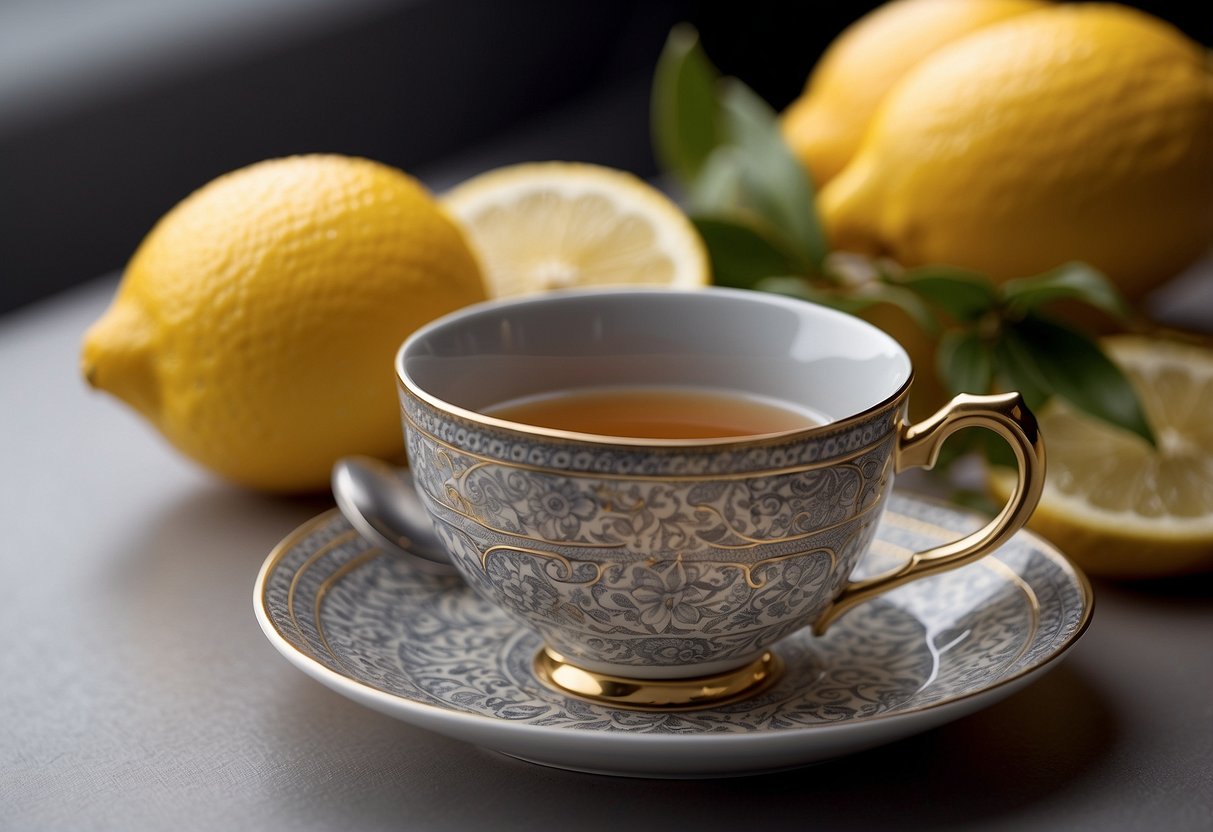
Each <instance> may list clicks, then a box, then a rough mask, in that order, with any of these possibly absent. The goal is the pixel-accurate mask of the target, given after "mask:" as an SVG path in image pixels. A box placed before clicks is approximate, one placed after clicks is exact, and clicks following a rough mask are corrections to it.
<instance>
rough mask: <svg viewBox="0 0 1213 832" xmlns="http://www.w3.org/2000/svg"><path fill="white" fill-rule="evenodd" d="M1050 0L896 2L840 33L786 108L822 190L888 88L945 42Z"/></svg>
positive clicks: (796, 148)
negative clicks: (801, 91)
mask: <svg viewBox="0 0 1213 832" xmlns="http://www.w3.org/2000/svg"><path fill="white" fill-rule="evenodd" d="M1044 5H1045V4H1044V2H1043V0H893V2H891V3H886V4H884V5H883V6H879V7H877V8H876V9H875V10H873V11H872V12H870V13H868V14H867V15H864V16H863V17H862V18H860V19H859V20H858V21H856V22H855V23H853V24H852V25H851V26H849V27H847V29H846V30H845V31H844V32H843V33H842V34H841V35H839V36H838V38H837V39H835V40H834V42H833V43H831V44H830V46H829V48H828V49H826V51H825V52H824V53H823V54H822V56H821V59H820V60H819V61H818V62H817V64H816V65H815V66H814V67H813V72H812V73H811V74H810V75H809V80H808V82H807V83H806V84H805V89H804V92H803V93H802V94H801V96H800V97H799V98H797V99H796V100H795V101H794V102H792V104H791V106H789V107H788V109H787V110H786V111H785V112H784V114H783V117H782V120H781V127H782V130H783V135H784V139H785V140H786V141H787V143H788V146H789V147H790V148H791V149H792V152H793V153H794V154H796V157H797V158H798V159H800V162H801V164H803V165H804V166H805V167H806V168H807V169H808V170H809V172H810V174H811V175H812V177H813V182H814V183H815V184H816V185H817V186H818V187H821V186H822V185H824V184H825V183H826V182H828V181H829V180H830V179H832V178H833V177H834V175H835V174H837V173H838V171H840V170H842V168H843V167H844V166H845V165H846V163H847V162H849V161H850V159H851V157H852V156H853V155H854V154H855V151H856V149H857V148H858V147H859V143H860V141H861V140H862V138H863V135H864V132H865V131H866V130H867V127H868V122H869V121H870V120H871V118H872V114H873V113H874V112H875V111H876V108H877V105H879V104H880V102H881V100H882V99H883V98H884V96H885V94H886V93H887V92H888V91H889V89H890V88H891V87H892V86H893V85H894V84H895V83H896V82H897V81H899V80H900V79H901V78H902V76H904V75H905V74H906V73H907V72H908V71H909V70H910V68H911V67H913V66H915V65H916V64H917V63H918V62H919V61H921V60H922V59H923V58H925V57H926V56H928V55H930V54H931V53H932V52H934V51H935V50H937V49H938V48H939V47H941V46H943V45H944V44H946V43H951V42H952V41H954V40H956V39H957V38H960V37H963V36H964V35H967V34H969V33H970V32H973V31H976V30H977V29H980V28H982V27H984V26H988V25H989V24H991V23H994V22H996V21H999V20H1004V19H1006V18H1008V17H1011V16H1012V15H1017V14H1023V13H1024V12H1027V11H1032V10H1034V9H1039V8H1042V7H1043V6H1044Z"/></svg>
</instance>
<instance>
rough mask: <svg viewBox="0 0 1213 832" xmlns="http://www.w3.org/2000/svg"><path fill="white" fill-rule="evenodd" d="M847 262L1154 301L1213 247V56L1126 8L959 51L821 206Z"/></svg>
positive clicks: (885, 124)
mask: <svg viewBox="0 0 1213 832" xmlns="http://www.w3.org/2000/svg"><path fill="white" fill-rule="evenodd" d="M819 207H820V210H821V213H822V217H823V220H824V223H825V226H826V229H827V233H828V235H829V236H830V238H831V241H832V243H833V245H834V246H835V247H837V248H840V249H844V250H850V251H859V252H869V253H880V254H884V255H888V256H891V257H893V258H894V259H896V260H898V261H900V262H901V263H903V264H905V265H907V266H913V265H918V264H923V263H949V264H952V265H955V266H963V267H968V268H972V269H977V270H980V271H983V272H986V273H987V274H989V275H990V276H991V277H994V278H995V279H1007V278H1012V277H1021V276H1024V275H1030V274H1034V273H1037V272H1041V271H1044V270H1046V269H1049V268H1052V267H1054V266H1057V265H1059V264H1061V263H1063V262H1066V261H1070V260H1083V261H1086V262H1088V263H1090V264H1092V265H1093V266H1095V267H1097V268H1099V269H1101V270H1102V271H1103V272H1104V273H1106V274H1107V275H1108V276H1109V277H1110V278H1112V279H1113V281H1114V282H1116V283H1117V284H1118V285H1119V286H1120V288H1121V289H1122V291H1123V292H1124V293H1125V294H1126V295H1127V296H1129V297H1131V298H1132V297H1139V296H1141V295H1142V294H1144V293H1145V292H1146V291H1148V290H1149V289H1151V288H1153V287H1154V286H1156V285H1158V284H1159V283H1160V282H1162V281H1164V280H1165V279H1167V278H1169V277H1171V276H1173V275H1174V274H1175V273H1176V272H1177V271H1179V270H1180V269H1182V268H1183V267H1184V266H1186V265H1188V264H1189V263H1191V262H1192V261H1193V260H1195V259H1197V258H1198V257H1200V256H1201V255H1202V254H1203V253H1204V252H1205V251H1207V249H1208V247H1209V245H1210V243H1211V242H1213V72H1211V71H1210V63H1209V56H1208V53H1207V51H1206V50H1205V49H1204V48H1203V47H1201V46H1200V45H1199V44H1197V43H1195V42H1193V41H1191V40H1189V39H1188V38H1186V37H1185V36H1183V35H1182V34H1181V33H1180V32H1179V31H1177V30H1176V29H1174V28H1173V27H1171V26H1170V25H1169V24H1166V23H1164V22H1163V21H1160V20H1158V19H1156V18H1154V17H1151V16H1149V15H1146V14H1144V13H1142V12H1138V11H1135V10H1132V9H1129V8H1126V7H1123V6H1117V5H1108V4H1078V5H1063V6H1054V7H1048V8H1045V9H1042V10H1040V11H1036V12H1029V13H1027V14H1024V15H1019V16H1016V17H1013V18H1011V19H1009V20H1006V21H1003V22H1001V23H997V24H994V25H991V26H989V27H987V28H984V29H981V30H979V31H977V32H974V33H972V34H970V35H968V36H966V37H964V38H962V39H960V40H958V41H955V42H954V43H952V44H950V45H948V46H945V47H943V48H941V49H940V50H939V51H937V52H935V53H934V54H932V55H931V56H929V57H928V58H926V59H924V60H923V61H922V62H921V63H919V64H918V65H917V66H916V67H915V68H914V69H913V70H912V71H911V72H910V73H909V74H908V75H907V76H906V77H905V78H904V79H903V80H902V81H901V82H900V83H899V84H897V85H896V86H894V88H893V89H892V90H891V91H890V92H889V94H888V95H887V96H886V97H885V100H884V101H883V103H882V104H881V106H880V108H879V109H878V111H877V113H876V115H875V116H874V118H873V121H872V124H871V126H870V127H869V129H868V132H867V134H866V136H865V138H864V141H863V143H862V145H861V146H860V149H859V151H858V153H857V154H856V156H855V157H854V158H853V159H852V160H851V162H850V163H849V164H848V165H847V167H846V168H845V169H844V170H843V171H842V172H841V173H840V174H839V175H838V176H837V177H836V178H835V179H833V180H832V181H831V182H830V183H829V184H828V185H827V186H826V187H825V188H824V189H823V190H822V192H821V195H820V206H819Z"/></svg>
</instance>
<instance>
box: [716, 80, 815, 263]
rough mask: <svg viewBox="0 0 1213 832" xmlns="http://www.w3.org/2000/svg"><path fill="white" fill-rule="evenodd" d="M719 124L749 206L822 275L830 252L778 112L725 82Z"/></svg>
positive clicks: (742, 88)
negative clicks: (732, 148) (733, 148)
mask: <svg viewBox="0 0 1213 832" xmlns="http://www.w3.org/2000/svg"><path fill="white" fill-rule="evenodd" d="M719 104H720V115H721V124H722V127H723V133H724V136H725V138H726V139H727V141H728V142H729V143H730V144H732V145H735V146H736V147H737V149H738V151H739V154H738V155H737V157H736V159H737V161H738V167H739V169H740V180H741V183H742V186H743V189H744V192H745V202H746V203H747V204H748V206H750V207H751V208H753V210H755V211H756V212H757V213H759V214H760V215H761V216H762V217H763V218H764V219H766V220H767V221H768V222H770V223H771V225H773V226H775V227H776V228H778V229H779V230H780V231H781V232H782V233H783V235H784V236H785V237H786V238H787V239H788V241H789V243H790V244H791V245H792V246H793V247H794V249H795V251H796V254H797V255H798V256H799V257H800V258H801V259H803V260H804V261H805V262H807V263H809V264H811V266H812V267H813V269H814V270H815V271H819V270H820V268H821V263H822V261H823V260H824V259H825V256H826V254H827V253H828V246H827V244H826V239H825V232H824V231H823V230H822V228H821V221H820V219H819V218H818V216H817V212H816V209H815V207H814V196H813V187H812V185H811V184H810V183H809V178H808V175H807V174H806V173H805V170H804V168H803V167H801V165H800V162H798V161H797V160H796V157H794V156H793V155H792V152H791V151H790V150H788V147H787V145H786V144H785V143H784V141H783V136H782V134H781V133H780V132H779V124H778V121H777V119H776V115H775V111H774V110H772V109H771V108H770V106H769V105H768V104H767V103H766V102H765V101H763V100H762V99H761V98H759V97H758V95H756V94H755V93H754V91H753V90H751V89H750V88H749V87H747V86H746V85H745V84H743V83H741V82H740V81H738V80H737V79H735V78H727V79H725V80H724V81H722V82H721V94H720V99H719Z"/></svg>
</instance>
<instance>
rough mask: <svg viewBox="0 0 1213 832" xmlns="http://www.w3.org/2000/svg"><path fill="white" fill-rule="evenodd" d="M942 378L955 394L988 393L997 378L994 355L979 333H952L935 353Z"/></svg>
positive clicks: (952, 331) (947, 335) (954, 331)
mask: <svg viewBox="0 0 1213 832" xmlns="http://www.w3.org/2000/svg"><path fill="white" fill-rule="evenodd" d="M935 360H936V366H937V368H938V370H939V376H940V378H942V379H943V381H944V383H945V384H946V385H947V386H948V390H949V391H950V392H951V393H953V394H956V393H988V392H989V391H990V385H991V383H992V382H993V379H994V356H993V354H992V352H991V350H990V347H989V345H988V344H986V343H985V342H984V341H983V340H982V339H981V337H980V336H978V334H977V333H975V332H965V331H960V330H950V331H948V332H945V333H944V334H943V336H942V337H941V338H940V339H939V346H938V347H937V348H936V352H935Z"/></svg>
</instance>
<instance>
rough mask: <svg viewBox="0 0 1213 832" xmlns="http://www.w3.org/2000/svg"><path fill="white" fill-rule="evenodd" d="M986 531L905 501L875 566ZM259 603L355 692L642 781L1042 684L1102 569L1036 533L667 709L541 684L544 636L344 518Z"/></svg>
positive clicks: (288, 637)
mask: <svg viewBox="0 0 1213 832" xmlns="http://www.w3.org/2000/svg"><path fill="white" fill-rule="evenodd" d="M979 524H980V519H979V518H975V517H973V516H972V515H969V514H967V513H964V512H961V511H958V510H955V509H952V508H950V507H947V506H944V505H941V504H937V503H933V502H927V501H924V500H921V499H918V498H914V497H909V496H905V495H895V496H894V498H893V500H892V502H891V504H890V507H889V510H888V512H887V516H886V519H885V521H884V522H883V523H882V526H881V529H880V533H879V535H878V541H877V544H876V545H875V546H874V547H873V550H872V552H871V553H870V554H869V556H868V557H867V559H866V560H865V562H864V564H863V565H862V567H861V569H862V570H864V571H867V572H869V573H870V572H877V571H881V570H883V569H887V568H888V567H889V566H891V565H894V564H895V563H896V562H897V561H898V560H900V559H903V558H904V557H906V556H907V555H908V553H910V552H913V551H916V550H920V549H923V548H926V547H928V546H930V545H932V544H934V543H937V542H939V541H940V540H946V539H951V538H954V537H955V536H956V532H957V531H968V530H970V529H973V528H976V527H977V526H978V525H979ZM256 600H257V612H258V617H259V619H260V621H261V623H262V627H263V629H264V630H265V631H266V634H267V635H268V636H269V638H270V640H271V642H272V643H274V645H275V646H276V647H277V648H278V649H279V650H280V651H281V652H282V653H283V654H284V655H285V656H286V657H287V658H288V659H290V660H291V661H292V662H294V663H295V664H296V665H298V666H299V667H301V668H302V669H303V670H305V671H306V672H308V673H309V674H310V675H312V676H314V677H315V678H317V679H319V680H320V681H322V682H324V683H325V684H327V685H328V686H330V687H332V688H334V689H335V690H337V691H338V692H341V693H343V694H345V695H347V696H350V697H351V698H353V699H355V700H357V701H361V702H363V703H364V704H368V705H371V706H372V707H375V708H377V709H379V710H381V711H384V712H386V713H389V714H391V715H393V716H396V717H398V718H400V719H403V720H406V721H408V722H412V723H414V724H416V725H420V726H422V727H425V728H429V729H431V730H435V731H439V732H442V733H447V734H450V735H452V736H456V737H459V738H461V739H466V740H469V741H472V742H475V743H478V744H481V745H484V746H486V747H489V748H494V749H496V750H499V751H503V752H505V753H507V754H513V755H515V756H519V757H522V758H524V759H530V760H534V761H536V762H541V763H546V764H549V765H557V766H562V767H566V768H575V769H581V770H589V771H599V772H606V773H620V774H633V775H642V776H714V775H715V776H719V775H727V774H740V773H748V772H753V771H760V770H766V769H775V768H786V767H788V766H793V765H801V764H805V763H809V762H814V761H816V760H820V759H825V758H827V757H831V756H836V755H838V754H843V753H848V752H850V751H855V750H859V749H861V748H866V747H871V746H873V745H876V744H879V743H882V742H888V741H891V740H893V739H897V738H900V737H903V736H907V735H909V734H911V733H915V732H917V731H921V730H925V729H927V728H930V727H933V726H934V725H938V724H941V723H943V722H946V721H949V720H951V719H954V718H957V717H959V716H962V715H963V714H965V713H969V712H971V711H973V710H976V709H977V708H978V707H984V706H986V705H988V704H991V703H993V702H994V701H996V700H997V699H999V698H1002V697H1003V696H1006V695H1009V694H1010V693H1011V692H1013V691H1014V690H1016V689H1018V688H1019V687H1020V686H1022V685H1023V684H1026V683H1027V682H1028V681H1029V680H1030V679H1031V678H1033V677H1034V676H1035V675H1037V674H1039V673H1040V672H1042V671H1043V670H1044V669H1046V667H1047V666H1048V665H1049V663H1050V661H1051V660H1052V659H1054V658H1056V657H1058V656H1060V655H1061V654H1062V652H1064V651H1065V650H1066V649H1067V648H1068V647H1069V646H1070V645H1071V644H1073V642H1074V640H1075V639H1077V637H1078V636H1079V635H1080V634H1081V632H1082V631H1083V629H1084V628H1085V626H1086V623H1087V621H1088V618H1089V615H1090V609H1091V596H1090V589H1089V587H1088V585H1087V583H1086V581H1085V579H1084V578H1082V576H1081V575H1080V574H1079V573H1078V572H1077V571H1076V570H1075V569H1074V568H1073V567H1072V566H1071V565H1070V564H1069V563H1068V562H1067V561H1066V560H1065V558H1064V557H1062V556H1061V555H1060V554H1058V553H1057V552H1056V551H1055V550H1053V549H1052V548H1050V547H1049V546H1048V545H1047V544H1045V543H1043V542H1042V541H1040V540H1039V539H1038V538H1035V537H1034V536H1032V535H1031V534H1030V533H1027V532H1021V533H1019V534H1017V535H1016V536H1015V537H1014V538H1013V539H1012V540H1011V542H1009V543H1008V544H1007V545H1006V546H1004V547H1003V549H1002V550H1000V551H999V552H998V553H997V554H996V555H995V556H992V557H988V558H986V559H985V560H983V561H981V562H979V563H976V564H973V565H971V566H968V567H965V568H962V569H960V570H956V571H953V572H948V573H945V574H943V575H939V576H936V577H933V578H930V579H926V580H922V581H918V582H915V583H911V584H908V585H906V586H904V587H901V588H899V589H897V590H895V591H893V592H891V593H889V594H888V595H887V596H884V597H882V598H879V599H876V600H874V601H871V602H869V603H867V604H864V605H862V606H860V607H857V608H856V609H855V610H853V611H851V612H850V613H848V614H847V615H846V616H844V617H843V618H842V619H840V620H839V621H838V623H837V624H836V625H835V626H834V627H833V628H831V629H830V631H829V632H828V633H827V634H826V635H825V636H824V637H820V638H814V637H813V636H811V634H810V633H809V632H808V630H807V629H806V630H803V631H801V632H800V633H797V634H795V635H793V636H791V637H789V638H787V639H785V640H783V641H782V642H780V643H779V644H777V645H776V646H775V648H774V650H775V652H776V653H777V654H778V655H779V658H780V659H781V660H782V661H783V663H784V665H785V667H786V671H785V673H784V675H783V677H782V678H781V679H779V681H778V682H777V683H776V684H775V685H773V686H772V687H770V688H769V689H767V690H766V691H764V692H763V693H760V694H758V695H756V696H753V697H751V698H749V699H746V700H743V701H740V702H735V703H733V704H729V705H723V706H720V707H716V708H710V709H705V710H698V711H684V712H678V713H663V714H657V713H645V712H639V711H634V710H617V709H612V708H610V707H607V706H603V705H595V704H591V703H588V702H583V701H580V700H578V699H575V698H571V697H566V696H562V695H561V694H559V693H557V692H554V691H552V690H550V689H549V688H547V687H545V686H544V685H542V684H540V683H539V682H538V681H536V679H535V677H534V675H533V672H532V662H533V659H534V657H535V654H536V651H537V650H538V649H539V647H540V644H539V640H538V637H537V636H535V635H533V634H531V633H529V632H527V631H523V630H520V629H519V627H518V625H516V624H515V623H514V622H513V621H511V620H510V619H509V618H508V617H507V616H506V615H505V614H504V613H503V612H501V611H500V610H499V609H498V608H497V607H495V606H494V605H492V604H491V603H489V602H488V601H485V600H483V599H481V598H480V597H479V596H477V595H476V594H475V593H474V592H473V590H471V589H470V588H468V587H467V586H466V585H465V584H463V583H462V582H460V581H459V579H458V578H451V577H436V576H431V575H426V574H424V573H421V572H419V571H417V570H415V569H414V568H413V567H411V566H410V565H409V564H408V563H407V562H404V561H400V560H396V559H393V558H391V557H389V556H386V555H384V554H382V553H381V552H379V550H377V549H374V548H372V547H371V546H370V545H369V544H367V543H365V542H364V541H363V540H362V539H361V538H360V537H358V536H357V534H356V533H354V532H353V531H352V530H351V529H350V527H349V526H348V525H347V524H346V523H345V521H344V520H343V519H342V518H341V517H340V515H339V514H337V513H336V512H330V513H328V514H325V515H322V516H321V517H318V518H316V519H315V520H313V521H312V522H310V523H308V524H307V525H305V526H303V527H302V528H300V529H299V530H297V531H296V532H295V533H293V534H292V535H291V536H289V537H288V538H287V539H286V540H284V541H283V542H282V543H281V544H280V545H279V546H278V548H276V549H275V551H274V552H273V553H272V554H271V556H270V558H269V559H268V560H267V562H266V565H265V566H264V567H263V569H262V574H261V576H260V577H259V579H258V588H257V593H256ZM641 735H645V736H644V737H643V738H642V737H641Z"/></svg>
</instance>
